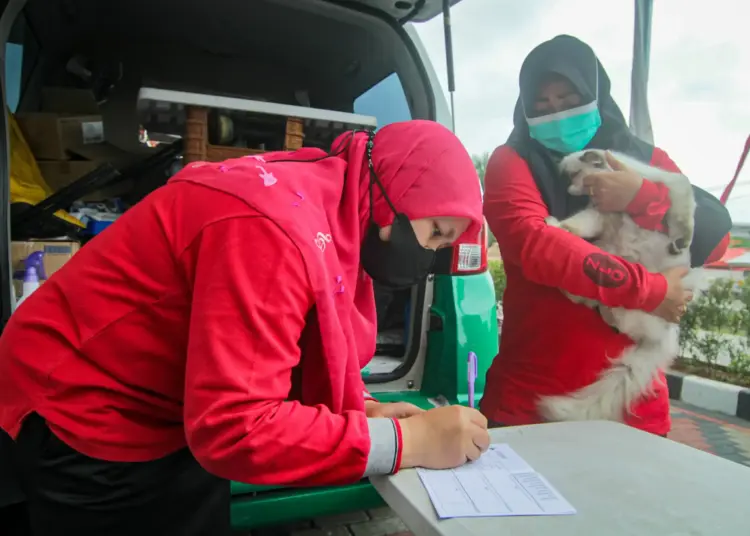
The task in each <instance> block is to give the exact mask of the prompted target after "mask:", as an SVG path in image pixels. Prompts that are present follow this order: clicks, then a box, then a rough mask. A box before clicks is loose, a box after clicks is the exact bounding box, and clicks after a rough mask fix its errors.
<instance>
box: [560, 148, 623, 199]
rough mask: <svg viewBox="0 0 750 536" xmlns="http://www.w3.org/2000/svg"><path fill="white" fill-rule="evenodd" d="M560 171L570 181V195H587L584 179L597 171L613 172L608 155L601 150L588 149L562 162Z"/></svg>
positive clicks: (570, 155) (571, 155)
mask: <svg viewBox="0 0 750 536" xmlns="http://www.w3.org/2000/svg"><path fill="white" fill-rule="evenodd" d="M560 171H561V172H562V173H563V174H564V175H567V176H568V178H569V179H570V186H569V187H568V193H569V194H570V195H586V194H588V192H587V191H586V188H585V187H584V186H583V179H584V177H586V176H587V175H590V174H592V173H596V172H597V171H612V168H611V167H610V166H609V163H608V162H607V154H606V152H605V151H602V150H600V149H586V150H585V151H578V152H577V153H572V154H569V155H568V156H566V157H565V158H563V159H562V162H560Z"/></svg>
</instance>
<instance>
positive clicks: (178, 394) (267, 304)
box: [0, 121, 482, 485]
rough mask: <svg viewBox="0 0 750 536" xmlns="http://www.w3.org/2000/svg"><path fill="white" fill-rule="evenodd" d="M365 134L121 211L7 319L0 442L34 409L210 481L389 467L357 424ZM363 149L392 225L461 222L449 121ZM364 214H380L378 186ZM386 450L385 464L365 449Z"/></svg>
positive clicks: (185, 180) (475, 196) (204, 179)
mask: <svg viewBox="0 0 750 536" xmlns="http://www.w3.org/2000/svg"><path fill="white" fill-rule="evenodd" d="M366 142H367V135H365V134H357V135H356V136H352V135H351V134H347V135H344V136H342V137H341V138H340V139H339V140H337V142H336V143H335V144H334V147H335V148H336V149H337V152H338V153H339V154H338V156H335V157H332V158H326V159H321V158H322V157H323V156H325V153H324V152H322V151H320V150H317V149H303V150H301V151H297V152H295V153H269V154H266V155H263V157H248V158H241V159H236V160H230V161H227V162H224V163H221V164H213V163H205V162H203V163H196V164H192V165H190V166H188V168H187V169H185V170H183V171H182V172H180V173H179V174H178V175H176V176H175V177H174V178H173V179H172V180H171V181H170V184H168V185H167V186H165V187H163V188H161V189H159V190H157V191H156V192H154V193H153V194H151V195H150V196H149V197H147V198H146V199H145V200H143V201H142V202H141V203H139V204H138V205H136V206H135V207H134V208H132V209H131V210H129V211H128V212H127V213H126V214H124V215H123V216H122V217H121V218H120V219H119V220H118V221H117V222H116V223H115V224H113V225H112V226H111V227H110V228H108V229H107V230H106V231H105V232H103V233H102V234H101V235H99V236H97V237H96V238H95V239H93V240H92V241H91V242H90V243H89V244H87V245H86V246H85V247H84V248H83V249H82V250H81V251H80V252H79V253H78V254H76V255H75V256H74V257H73V259H71V260H70V261H69V262H68V263H67V264H66V265H65V266H64V267H63V268H62V269H61V270H59V271H58V272H56V273H55V274H54V275H53V276H52V277H51V278H50V279H49V280H48V281H47V282H46V283H44V284H43V285H42V286H41V288H39V289H38V290H37V291H36V292H35V293H34V294H33V295H32V296H31V297H30V298H29V299H27V300H26V301H25V302H24V303H23V304H22V305H21V307H19V309H18V311H17V312H16V313H15V314H14V315H13V316H12V318H11V320H10V322H9V324H8V326H7V327H6V329H5V331H4V333H3V335H2V337H1V338H0V427H2V428H3V429H4V430H6V431H7V432H8V433H9V434H10V435H11V436H13V437H15V436H16V435H17V434H18V431H19V429H20V427H21V424H22V422H23V419H24V417H25V416H26V415H28V414H29V413H31V412H37V413H39V414H40V415H42V417H44V418H45V420H46V421H47V423H48V425H49V427H50V429H51V430H52V431H53V433H55V435H57V436H58V437H60V439H62V440H63V441H64V442H66V443H67V444H69V445H70V446H71V447H73V448H74V449H76V450H78V451H79V452H81V453H83V454H86V455H88V456H91V457H95V458H100V459H104V460H111V461H146V460H152V459H156V458H159V457H162V456H165V455H166V454H169V453H170V452H173V451H175V450H177V449H179V448H182V447H184V446H185V445H186V444H187V445H188V446H189V447H190V449H191V451H192V452H193V454H194V455H195V457H196V458H197V459H198V461H199V462H200V463H201V464H202V465H203V466H204V467H205V468H206V469H208V470H209V471H211V472H212V473H214V474H217V475H219V476H223V477H225V478H228V479H233V480H238V481H243V482H248V483H252V484H276V485H283V484H294V485H322V484H334V483H343V482H354V481H356V480H358V479H360V478H361V477H362V476H363V475H366V474H375V473H384V472H393V471H394V470H396V469H397V466H398V452H397V449H398V446H397V435H398V427H397V423H396V421H391V420H389V419H367V418H366V416H365V413H364V398H363V392H364V384H363V382H362V378H361V374H360V369H361V367H363V366H364V365H365V364H366V363H367V362H368V361H369V359H370V358H371V356H372V354H373V351H374V348H375V337H376V327H375V318H376V315H375V302H374V295H373V288H372V282H371V280H370V279H369V278H368V277H366V276H365V274H364V273H363V271H362V269H361V267H360V265H359V247H360V244H361V241H362V236H363V232H364V230H365V228H366V226H367V223H368V220H367V218H368V215H369V201H368V195H367V192H368V190H367V184H368V182H369V174H368V172H367V166H366V159H365V146H366ZM314 159H317V160H316V161H315V162H289V161H283V162H282V161H281V160H314ZM274 160H278V162H274ZM373 161H374V163H375V170H376V172H377V173H378V176H379V178H380V180H381V182H382V183H383V185H384V187H385V188H386V190H387V192H388V193H389V196H390V197H391V200H392V201H393V203H394V204H395V206H396V208H397V209H398V210H400V211H402V212H403V213H405V214H406V215H407V216H408V217H409V218H410V219H418V218H424V217H430V216H433V217H434V216H454V217H463V218H468V219H470V220H471V222H472V226H471V227H470V231H469V232H478V230H479V225H480V222H481V218H482V216H481V193H480V189H479V181H478V180H477V177H476V172H475V171H474V167H473V164H472V162H471V159H470V157H469V155H468V154H467V153H466V151H465V149H464V148H463V147H462V146H461V144H460V142H459V141H458V140H457V139H456V138H455V136H453V134H451V133H450V132H449V131H448V130H447V129H445V128H443V127H442V126H440V125H438V124H436V123H431V122H425V121H410V122H406V123H397V124H393V125H390V126H387V127H384V128H383V129H381V130H380V131H379V132H378V134H377V135H376V137H375V144H374V150H373ZM373 212H374V219H375V221H376V222H377V223H378V224H379V225H381V226H382V225H388V224H390V223H391V220H392V218H393V214H392V212H391V210H390V209H389V208H388V205H387V203H386V202H385V200H384V198H383V197H382V195H381V194H380V192H379V190H378V189H377V188H376V189H375V205H374V209H373ZM376 434H378V435H379V437H375V435H376ZM384 445H385V448H390V449H391V452H386V453H385V458H384V459H385V460H386V463H385V464H384V463H383V461H382V460H380V461H378V459H373V455H374V454H373V453H375V454H377V453H378V452H379V449H380V451H382V449H383V448H384ZM381 454H382V452H381ZM389 456H390V457H389Z"/></svg>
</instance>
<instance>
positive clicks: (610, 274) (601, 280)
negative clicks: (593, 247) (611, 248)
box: [583, 253, 629, 288]
mask: <svg viewBox="0 0 750 536" xmlns="http://www.w3.org/2000/svg"><path fill="white" fill-rule="evenodd" d="M583 273H585V274H586V275H587V276H588V278H589V279H591V280H592V281H593V282H594V283H596V284H597V285H599V286H600V287H605V288H617V287H621V286H622V285H624V284H625V283H627V281H628V277H629V276H628V272H627V270H626V269H625V267H624V266H623V265H622V264H620V263H619V262H617V261H616V260H615V259H613V258H612V257H610V256H609V255H605V254H603V253H592V254H591V255H588V256H587V257H586V258H585V259H583Z"/></svg>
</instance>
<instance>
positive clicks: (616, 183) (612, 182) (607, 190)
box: [583, 152, 643, 212]
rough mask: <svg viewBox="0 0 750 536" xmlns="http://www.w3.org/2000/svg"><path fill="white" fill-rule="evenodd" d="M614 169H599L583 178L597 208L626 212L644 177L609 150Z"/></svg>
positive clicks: (606, 210) (603, 210)
mask: <svg viewBox="0 0 750 536" xmlns="http://www.w3.org/2000/svg"><path fill="white" fill-rule="evenodd" d="M607 163H609V167H611V168H612V170H613V171H598V172H596V173H591V174H590V175H587V176H586V177H584V179H583V186H584V188H586V189H587V190H588V193H589V195H590V196H591V199H592V201H593V202H594V205H595V206H596V208H597V209H598V210H599V211H601V212H625V209H627V207H628V205H630V203H631V202H632V201H633V199H635V196H636V195H637V194H638V191H639V190H640V189H641V186H642V185H643V177H641V176H640V175H638V174H637V173H636V172H634V171H633V170H631V169H630V168H629V167H627V166H625V165H624V164H623V163H622V162H620V161H619V160H617V159H616V158H615V157H614V156H612V154H611V153H609V152H607Z"/></svg>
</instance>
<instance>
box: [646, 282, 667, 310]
mask: <svg viewBox="0 0 750 536" xmlns="http://www.w3.org/2000/svg"><path fill="white" fill-rule="evenodd" d="M650 283H651V292H649V294H648V297H647V298H646V301H644V302H643V306H642V307H641V309H642V310H643V311H646V312H647V313H650V312H651V311H653V310H654V309H656V308H657V307H659V305H660V304H661V302H663V301H664V296H666V295H667V278H666V277H664V276H663V275H661V274H651V281H650Z"/></svg>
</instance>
